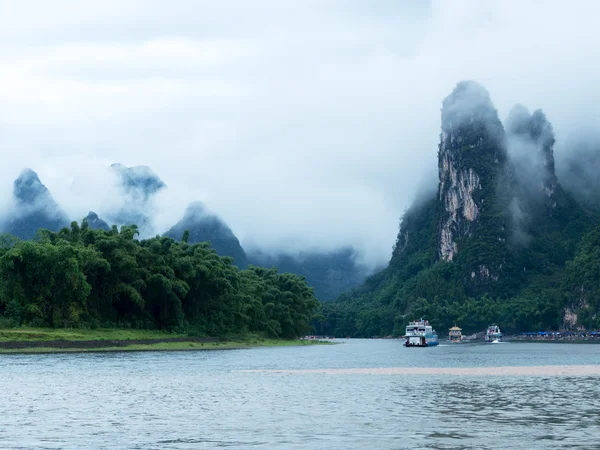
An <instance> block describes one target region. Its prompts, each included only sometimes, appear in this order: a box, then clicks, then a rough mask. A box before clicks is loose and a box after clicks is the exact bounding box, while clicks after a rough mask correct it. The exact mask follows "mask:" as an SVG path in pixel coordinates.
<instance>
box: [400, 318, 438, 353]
mask: <svg viewBox="0 0 600 450" xmlns="http://www.w3.org/2000/svg"><path fill="white" fill-rule="evenodd" d="M404 338H405V341H404V346H405V347H432V346H434V345H438V337H437V333H436V332H435V330H434V329H433V327H432V326H431V325H430V324H429V321H427V320H423V319H421V320H417V321H414V322H410V323H409V324H408V325H407V326H406V335H405V336H404Z"/></svg>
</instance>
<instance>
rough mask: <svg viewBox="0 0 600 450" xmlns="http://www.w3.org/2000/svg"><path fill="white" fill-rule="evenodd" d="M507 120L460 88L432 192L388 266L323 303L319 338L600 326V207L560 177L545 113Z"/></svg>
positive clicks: (450, 107) (445, 117)
mask: <svg viewBox="0 0 600 450" xmlns="http://www.w3.org/2000/svg"><path fill="white" fill-rule="evenodd" d="M512 119H513V121H512V122H511V124H510V125H511V128H510V130H511V131H510V132H511V133H512V134H511V135H507V134H506V133H505V131H504V129H503V126H502V124H501V123H500V121H499V119H498V117H497V112H496V110H495V109H494V108H493V105H492V104H491V102H490V100H489V98H488V97H487V93H486V91H485V90H484V89H483V88H482V87H478V86H477V85H473V84H472V83H470V82H464V83H459V85H457V88H456V90H455V92H454V93H453V94H451V95H450V96H449V97H448V98H447V99H446V100H445V101H444V109H443V112H442V135H441V142H440V148H439V153H438V158H439V161H438V164H439V166H438V167H439V171H440V172H439V174H440V178H439V184H438V191H437V192H436V193H435V195H431V196H429V197H428V198H421V199H419V200H418V201H417V202H415V204H414V205H412V206H411V207H410V208H409V209H408V210H407V211H406V213H405V214H404V216H403V218H402V220H401V223H400V230H399V233H398V238H397V241H396V245H395V247H394V250H393V253H392V258H391V260H390V263H389V266H388V267H387V268H386V269H385V270H383V271H382V272H380V273H378V274H376V275H374V276H372V277H370V278H369V279H367V281H366V282H365V284H364V285H362V286H360V287H358V288H356V289H354V290H352V291H350V292H347V293H345V294H343V295H342V296H340V298H339V299H338V300H337V301H336V302H333V303H327V304H324V305H323V311H322V313H323V316H324V317H325V319H323V320H320V321H319V322H317V323H316V324H315V325H316V332H317V333H318V334H327V335H334V336H340V337H341V336H353V337H359V336H365V337H368V336H387V335H401V334H403V333H404V329H405V326H406V324H407V323H408V322H409V321H410V320H415V319H419V318H424V319H428V320H429V321H430V322H431V323H432V324H434V326H435V327H436V328H437V330H438V331H439V332H440V333H446V332H447V329H448V328H449V327H451V326H452V325H454V324H455V323H456V324H459V325H460V326H461V327H462V328H463V330H464V331H465V332H466V333H471V332H476V331H481V330H483V329H484V328H485V327H486V326H487V325H490V324H492V323H497V324H499V325H500V326H501V327H502V328H503V329H504V330H505V331H507V332H517V331H530V330H536V331H537V330H556V329H560V328H563V327H573V326H584V327H588V328H595V329H598V328H600V300H599V299H600V227H598V228H594V227H596V226H597V224H598V220H599V217H598V216H599V214H598V213H597V212H594V211H593V210H589V209H584V208H583V207H582V206H581V203H580V202H578V201H577V200H576V197H575V196H574V195H572V194H571V193H569V192H567V191H565V190H563V188H562V187H561V185H560V184H559V183H558V180H557V178H556V175H555V173H554V158H553V144H554V134H553V131H552V127H551V125H550V123H549V122H548V121H547V119H546V117H545V116H544V114H543V113H542V112H541V111H536V112H535V113H534V114H533V115H529V113H528V112H527V111H526V110H525V111H524V113H523V109H521V112H520V113H519V117H513V118H512ZM511 145H512V150H513V151H512V153H510V157H509V152H508V148H509V146H511ZM519 152H521V153H519ZM596 195H597V193H596ZM465 199H466V200H465ZM467 200H468V201H467ZM586 233H588V234H586ZM584 235H585V237H584ZM448 255H450V256H451V260H446V259H444V257H443V256H448ZM571 260H572V262H569V261H571Z"/></svg>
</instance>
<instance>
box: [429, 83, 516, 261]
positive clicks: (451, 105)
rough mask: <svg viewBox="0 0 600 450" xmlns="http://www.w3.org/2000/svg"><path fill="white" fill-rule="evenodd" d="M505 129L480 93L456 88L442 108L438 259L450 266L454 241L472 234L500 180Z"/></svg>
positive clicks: (476, 88)
mask: <svg viewBox="0 0 600 450" xmlns="http://www.w3.org/2000/svg"><path fill="white" fill-rule="evenodd" d="M503 138H504V129H503V127H502V123H501V122H500V120H499V119H498V114H497V112H496V110H495V109H494V106H493V105H492V102H491V100H490V97H489V94H488V92H487V91H486V90H485V88H484V87H483V86H481V85H479V84H478V83H475V82H473V81H464V82H461V83H459V84H458V85H457V86H456V88H455V89H454V91H453V92H452V94H450V95H449V96H448V97H447V98H446V99H445V100H444V102H443V108H442V133H441V141H440V145H439V152H438V169H439V191H438V196H439V201H440V203H441V204H442V209H441V217H440V222H439V229H438V244H439V246H438V252H439V256H440V258H442V259H444V260H447V261H452V260H453V259H454V258H455V256H456V254H457V253H458V251H459V241H460V240H461V239H463V238H466V237H470V236H472V235H473V233H475V231H476V229H477V223H478V219H479V217H480V216H481V214H482V213H483V212H485V211H486V210H489V209H490V208H491V207H492V204H493V202H494V198H493V197H495V195H496V193H495V190H496V186H497V184H498V179H499V174H501V173H502V171H503V170H504V169H505V164H506V159H507V158H506V150H505V148H504V146H503Z"/></svg>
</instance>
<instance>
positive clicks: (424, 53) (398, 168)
mask: <svg viewBox="0 0 600 450" xmlns="http://www.w3.org/2000/svg"><path fill="white" fill-rule="evenodd" d="M599 16H600V2H596V1H594V0H590V1H587V2H586V1H569V2H565V1H556V2H553V1H548V0H545V1H543V2H542V1H529V2H528V1H523V0H519V1H514V2H513V1H507V0H503V1H494V2H492V1H485V2H483V1H479V0H473V1H452V0H441V1H439V2H431V3H428V2H426V1H420V0H417V1H412V2H411V1H406V0H403V1H397V0H377V1H367V0H337V1H336V0H331V1H327V0H298V1H293V0H286V1H281V0H254V1H251V2H250V1H246V0H239V1H233V0H231V1H228V0H221V1H218V2H217V1H212V0H211V1H202V0H189V1H187V0H169V1H160V2H159V1H155V2H148V1H127V0H115V1H112V0H99V1H75V0H73V1H63V0H54V1H52V2H49V1H45V0H39V1H29V0H20V1H11V0H0V42H1V44H0V151H1V152H2V166H1V167H0V197H1V198H2V202H4V203H6V201H7V199H8V198H10V192H11V191H12V181H13V180H14V178H15V177H16V176H18V174H19V172H20V171H21V169H23V168H24V167H31V168H32V169H34V170H36V171H37V172H38V174H39V175H40V177H41V179H42V182H44V183H45V184H46V185H47V186H48V188H49V189H50V190H51V191H52V193H53V195H54V197H55V198H56V200H57V201H58V202H59V203H60V204H61V205H62V206H63V207H64V209H65V210H66V211H67V212H68V213H69V214H70V215H71V217H72V218H79V217H82V216H83V215H85V214H86V213H87V212H88V210H90V209H91V210H96V211H97V212H99V213H100V214H102V212H103V211H106V210H107V208H109V207H110V205H111V202H110V197H111V196H112V195H114V192H113V191H112V190H111V189H110V187H109V181H108V178H107V172H106V170H105V167H106V166H107V165H108V164H110V163H113V162H121V163H123V164H126V165H138V164H141V165H148V166H150V167H152V169H153V170H154V171H155V172H156V173H157V174H158V175H159V176H160V177H161V178H162V179H163V180H164V181H165V182H166V183H167V185H168V186H169V189H168V191H167V192H166V193H165V194H164V195H162V196H161V197H160V198H159V199H158V201H157V204H156V214H157V227H158V228H161V230H157V231H162V230H163V229H166V228H167V227H168V226H169V225H172V224H173V223H174V222H176V221H177V220H178V219H179V218H180V216H181V214H182V213H183V210H184V208H185V206H186V205H187V203H189V202H191V201H195V200H202V201H204V202H205V203H206V204H207V205H208V207H209V208H211V209H212V210H213V211H215V212H216V213H217V214H219V215H221V216H222V217H223V218H224V219H225V220H226V221H227V222H228V223H229V225H230V226H231V227H232V229H233V230H234V232H235V233H236V234H237V235H238V237H239V238H240V239H241V241H242V244H243V245H244V246H245V247H247V248H250V247H252V246H257V247H261V248H263V249H266V250H269V249H274V248H279V247H283V248H290V249H299V248H314V247H320V248H325V249H331V248H334V247H336V246H340V245H347V244H350V245H354V246H355V247H356V248H357V249H358V250H359V251H360V252H361V254H362V256H363V257H364V258H365V260H367V261H369V262H377V263H382V262H385V261H386V260H387V259H388V258H389V255H390V253H391V248H392V245H393V243H394V240H395V237H396V233H397V228H398V220H399V217H400V215H401V213H402V211H403V210H404V209H405V208H406V207H408V205H409V204H410V202H411V200H412V199H413V198H414V196H415V195H416V193H417V190H418V189H419V188H420V186H421V185H422V180H423V179H424V178H427V177H429V179H434V180H435V177H436V176H437V174H436V172H435V170H437V169H436V164H437V161H436V157H437V144H438V140H439V130H440V107H441V102H442V100H443V98H444V97H445V96H446V95H447V94H449V93H450V92H451V90H452V88H453V87H454V85H455V84H456V83H457V82H458V81H460V80H462V79H474V80H477V81H479V82H480V83H482V84H483V85H485V86H486V87H487V88H488V90H489V91H490V94H491V97H492V100H493V101H494V103H495V105H496V107H497V108H498V110H499V112H500V117H501V118H502V119H504V118H505V117H506V115H507V114H508V111H509V110H510V108H511V107H512V106H513V104H515V103H517V102H518V103H522V104H524V105H526V106H528V107H529V108H530V110H533V109H535V108H540V107H541V108H543V109H544V111H545V112H546V114H547V115H548V118H549V120H550V121H551V122H552V123H553V125H554V128H555V130H556V132H557V145H558V146H560V143H561V141H564V139H566V137H567V136H568V134H569V133H572V132H573V130H574V129H575V128H576V127H578V126H580V125H587V126H598V124H599V123H600V114H599V110H598V106H597V104H598V99H599V98H600V97H599V94H600V88H599V87H598V86H599V81H598V80H600V64H599V63H598V55H600V27H598V23H597V20H598V17H599ZM432 177H433V178H432Z"/></svg>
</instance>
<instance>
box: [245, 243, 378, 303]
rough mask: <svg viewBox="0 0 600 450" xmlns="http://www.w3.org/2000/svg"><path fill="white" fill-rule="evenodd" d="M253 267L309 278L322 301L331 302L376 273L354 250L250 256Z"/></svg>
mask: <svg viewBox="0 0 600 450" xmlns="http://www.w3.org/2000/svg"><path fill="white" fill-rule="evenodd" d="M248 260H249V261H250V264H254V265H257V266H262V267H275V268H277V269H278V270H279V271H280V272H291V273H295V274H298V275H302V276H304V277H306V281H307V282H308V285H309V286H311V287H312V288H313V289H314V291H315V296H316V297H317V299H318V300H320V301H331V300H334V299H336V298H337V297H338V296H339V295H340V294H341V293H343V292H345V291H347V290H349V289H352V288H354V287H356V286H358V285H360V284H361V283H362V282H364V281H365V279H366V278H367V276H368V275H370V274H371V273H372V272H373V270H372V269H371V268H369V267H365V266H363V265H361V264H360V263H359V261H358V259H357V254H356V250H355V249H353V248H351V247H345V248H341V249H339V250H335V251H332V252H318V251H310V252H301V253H298V254H288V253H279V254H274V255H273V254H267V253H264V252H260V251H254V252H252V253H249V255H248Z"/></svg>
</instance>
